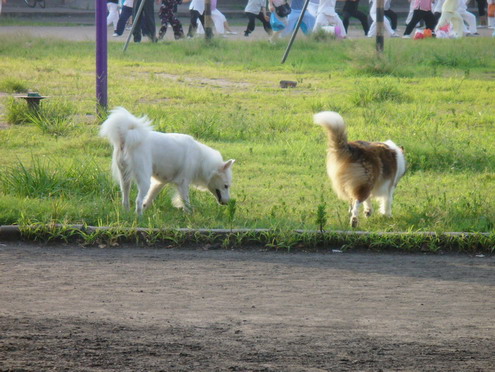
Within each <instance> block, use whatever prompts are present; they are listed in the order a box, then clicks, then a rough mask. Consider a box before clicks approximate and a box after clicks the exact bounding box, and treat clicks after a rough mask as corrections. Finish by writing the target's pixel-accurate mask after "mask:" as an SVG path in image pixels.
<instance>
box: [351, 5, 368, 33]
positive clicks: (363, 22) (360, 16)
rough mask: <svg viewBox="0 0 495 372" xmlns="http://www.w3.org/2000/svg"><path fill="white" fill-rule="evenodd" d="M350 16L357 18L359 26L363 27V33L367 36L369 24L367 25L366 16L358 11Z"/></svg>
mask: <svg viewBox="0 0 495 372" xmlns="http://www.w3.org/2000/svg"><path fill="white" fill-rule="evenodd" d="M352 16H353V17H354V18H357V19H358V20H359V22H361V26H362V27H363V31H364V34H365V35H368V31H369V29H370V26H369V23H368V16H367V15H366V14H364V13H363V12H361V11H360V10H356V11H355V12H354V13H353V14H352Z"/></svg>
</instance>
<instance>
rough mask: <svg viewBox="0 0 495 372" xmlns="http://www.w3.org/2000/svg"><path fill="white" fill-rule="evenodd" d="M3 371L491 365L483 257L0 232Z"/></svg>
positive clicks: (491, 306)
mask: <svg viewBox="0 0 495 372" xmlns="http://www.w3.org/2000/svg"><path fill="white" fill-rule="evenodd" d="M0 284H1V286H0V370H1V371H14V370H15V371H46V370H54V371H62V370H70V371H160V370H161V371H229V370H230V371H330V370H331V371H356V370H360V371H378V370H407V371H413V370H414V371H417V370H421V371H493V370H495V356H494V353H493V350H495V326H494V323H493V319H494V318H495V258H494V257H483V258H479V257H468V256H451V255H448V256H427V255H389V254H364V253H340V254H339V253H336V254H302V253H297V254H285V253H269V252H262V251H257V250H249V251H223V250H218V251H211V250H210V251H205V250H202V249H181V250H175V249H174V250H170V249H152V248H136V247H118V248H107V249H97V248H80V247H71V246H54V247H46V246H39V245H25V244H17V243H3V244H0Z"/></svg>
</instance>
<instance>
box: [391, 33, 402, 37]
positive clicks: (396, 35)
mask: <svg viewBox="0 0 495 372" xmlns="http://www.w3.org/2000/svg"><path fill="white" fill-rule="evenodd" d="M390 37H400V36H399V34H398V33H397V32H394V33H393V34H392V35H390Z"/></svg>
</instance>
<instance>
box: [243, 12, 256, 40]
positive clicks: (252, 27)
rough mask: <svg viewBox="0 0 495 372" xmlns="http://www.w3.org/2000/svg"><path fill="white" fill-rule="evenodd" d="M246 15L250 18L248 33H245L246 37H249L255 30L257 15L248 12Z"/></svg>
mask: <svg viewBox="0 0 495 372" xmlns="http://www.w3.org/2000/svg"><path fill="white" fill-rule="evenodd" d="M246 15H247V17H248V24H247V27H246V31H244V36H249V34H250V33H251V32H253V31H254V28H255V23H254V22H255V19H256V14H254V13H249V12H246Z"/></svg>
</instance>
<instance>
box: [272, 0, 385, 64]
mask: <svg viewBox="0 0 495 372" xmlns="http://www.w3.org/2000/svg"><path fill="white" fill-rule="evenodd" d="M382 1H383V0H382ZM308 4H309V0H306V1H305V2H304V5H303V8H302V10H301V15H300V16H299V19H298V20H297V23H296V27H295V28H294V31H293V32H292V36H291V37H290V40H289V45H287V49H286V50H285V53H284V56H283V57H282V62H281V63H284V62H285V60H286V59H287V56H288V55H289V52H290V49H291V48H292V43H293V42H294V39H295V38H296V35H297V31H299V27H301V23H302V20H303V17H304V13H306V8H307V7H308Z"/></svg>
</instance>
